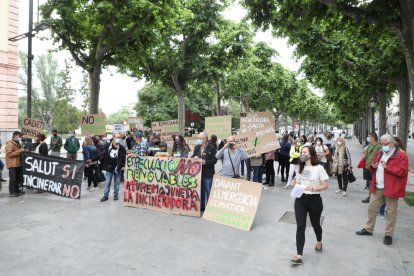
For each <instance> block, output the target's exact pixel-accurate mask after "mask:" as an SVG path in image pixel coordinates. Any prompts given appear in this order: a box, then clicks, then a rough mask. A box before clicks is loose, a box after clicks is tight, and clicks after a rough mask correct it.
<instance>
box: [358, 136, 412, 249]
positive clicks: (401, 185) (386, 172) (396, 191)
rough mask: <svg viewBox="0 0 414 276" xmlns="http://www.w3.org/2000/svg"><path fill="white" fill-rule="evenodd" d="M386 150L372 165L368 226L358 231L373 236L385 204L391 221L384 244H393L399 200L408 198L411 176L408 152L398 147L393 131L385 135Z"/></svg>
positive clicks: (388, 223) (384, 146) (386, 230)
mask: <svg viewBox="0 0 414 276" xmlns="http://www.w3.org/2000/svg"><path fill="white" fill-rule="evenodd" d="M380 141H381V146H382V150H380V151H378V152H377V153H376V155H375V157H374V159H373V161H372V163H371V165H370V170H371V172H372V179H371V186H370V191H371V198H370V201H369V205H368V221H367V225H366V226H365V228H363V229H362V230H360V231H357V232H355V234H357V235H372V233H373V232H374V227H375V220H376V218H377V210H378V208H379V207H380V206H381V205H383V204H384V203H385V204H386V205H387V211H388V215H387V222H386V227H385V237H384V241H383V242H384V244H385V245H391V244H392V236H393V234H394V228H395V224H396V222H397V210H398V199H399V198H400V197H405V187H406V186H407V178H408V158H407V155H406V154H405V153H404V152H402V151H401V150H399V149H398V148H396V147H395V143H394V138H393V137H392V136H391V135H390V134H385V135H383V136H381V139H380Z"/></svg>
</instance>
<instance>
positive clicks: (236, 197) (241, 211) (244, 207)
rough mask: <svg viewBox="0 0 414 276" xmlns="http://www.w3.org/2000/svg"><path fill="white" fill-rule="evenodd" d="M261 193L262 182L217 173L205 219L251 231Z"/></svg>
mask: <svg viewBox="0 0 414 276" xmlns="http://www.w3.org/2000/svg"><path fill="white" fill-rule="evenodd" d="M261 193H262V185H261V184H260V183H255V182H249V181H245V180H242V179H236V178H230V177H223V176H218V175H217V174H216V175H214V178H213V186H212V189H211V193H210V198H209V200H208V204H207V207H206V211H205V212H204V215H203V219H206V220H209V221H213V222H217V223H221V224H224V225H228V226H231V227H234V228H238V229H242V230H245V231H250V228H251V227H252V224H253V220H254V217H255V216H256V211H257V207H258V206H259V202H260V196H261Z"/></svg>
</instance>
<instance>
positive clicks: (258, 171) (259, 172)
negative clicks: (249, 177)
mask: <svg viewBox="0 0 414 276" xmlns="http://www.w3.org/2000/svg"><path fill="white" fill-rule="evenodd" d="M252 168H253V182H258V183H262V179H263V166H253V167H252Z"/></svg>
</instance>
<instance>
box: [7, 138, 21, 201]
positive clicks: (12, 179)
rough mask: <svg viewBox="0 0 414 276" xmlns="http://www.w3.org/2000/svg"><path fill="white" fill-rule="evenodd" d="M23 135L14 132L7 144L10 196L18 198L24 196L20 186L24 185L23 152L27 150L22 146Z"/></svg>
mask: <svg viewBox="0 0 414 276" xmlns="http://www.w3.org/2000/svg"><path fill="white" fill-rule="evenodd" d="M21 137H22V134H21V133H20V132H19V131H15V132H13V137H12V139H11V140H10V141H8V142H7V143H6V166H7V168H8V169H9V196H10V197H18V196H20V195H24V194H25V192H24V191H20V189H19V186H20V185H22V184H23V170H22V152H24V151H25V150H24V149H23V148H22V147H21V145H20V140H21Z"/></svg>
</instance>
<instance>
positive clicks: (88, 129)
mask: <svg viewBox="0 0 414 276" xmlns="http://www.w3.org/2000/svg"><path fill="white" fill-rule="evenodd" d="M105 120H106V118H105V115H104V114H88V115H83V116H82V117H81V123H80V125H81V128H82V135H83V136H86V135H106V123H105Z"/></svg>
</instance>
